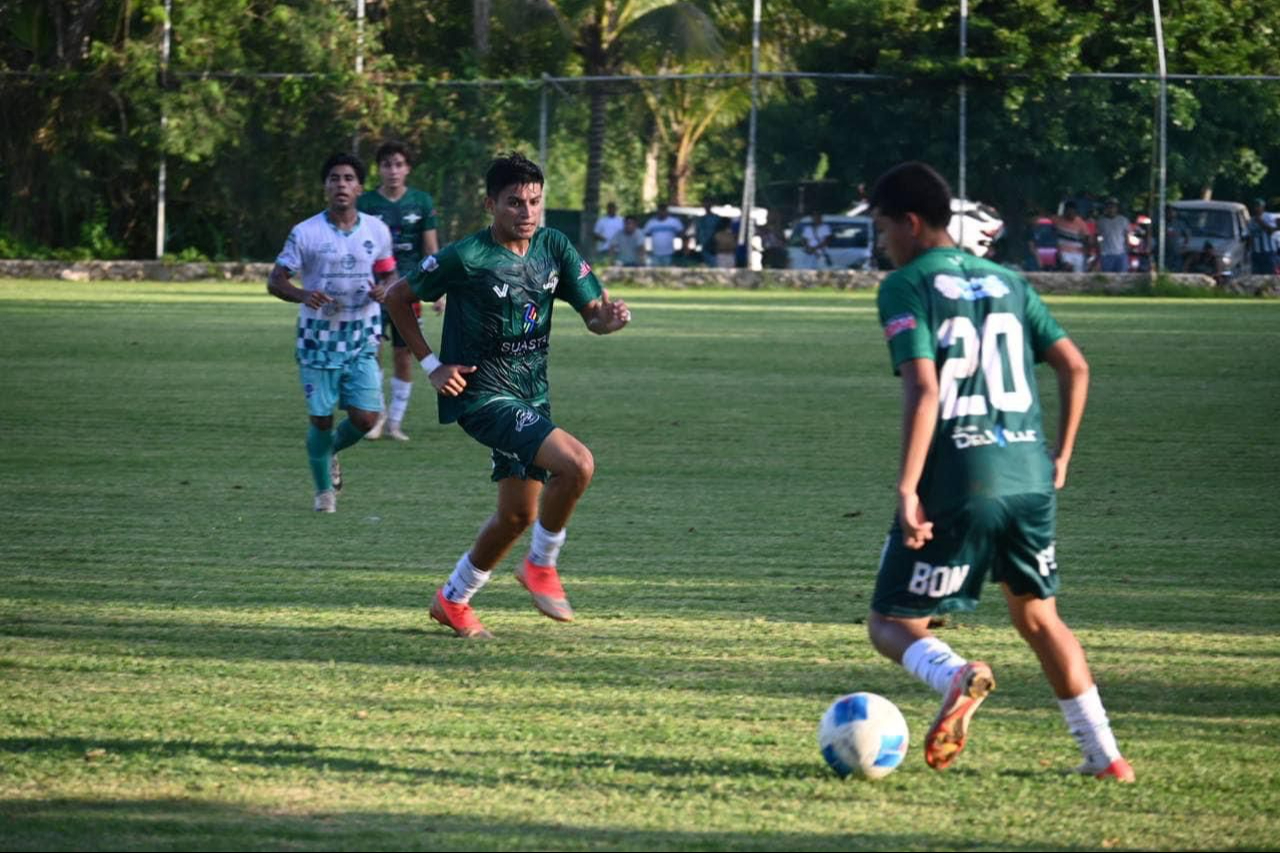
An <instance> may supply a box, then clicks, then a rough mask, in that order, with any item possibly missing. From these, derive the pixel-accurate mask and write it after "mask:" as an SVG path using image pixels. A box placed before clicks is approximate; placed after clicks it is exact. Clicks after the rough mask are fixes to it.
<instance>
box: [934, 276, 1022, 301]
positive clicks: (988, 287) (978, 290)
mask: <svg viewBox="0 0 1280 853" xmlns="http://www.w3.org/2000/svg"><path fill="white" fill-rule="evenodd" d="M933 288H934V290H936V291H938V292H939V293H941V294H942V295H943V296H945V297H947V298H948V299H963V300H965V301H966V302H976V301H978V300H979V299H999V298H1000V297H1001V296H1007V295H1008V294H1009V285H1007V284H1005V283H1004V282H1003V281H1001V280H1000V279H999V278H997V277H996V276H994V275H986V276H983V277H982V278H969V279H964V278H960V277H959V276H954V275H946V274H942V275H939V276H937V277H935V278H934V280H933Z"/></svg>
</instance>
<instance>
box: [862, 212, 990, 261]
mask: <svg viewBox="0 0 1280 853" xmlns="http://www.w3.org/2000/svg"><path fill="white" fill-rule="evenodd" d="M870 212H871V211H870V206H869V205H868V204H867V203H866V202H865V201H864V202H859V203H858V204H856V205H854V206H853V207H852V208H851V209H850V210H849V211H848V212H847V213H846V214H845V216H867V215H869V214H870ZM947 233H948V234H950V235H951V239H952V240H954V241H955V243H956V245H957V246H959V247H960V248H962V249H964V250H965V251H966V252H969V253H970V254H972V255H977V256H978V257H980V258H985V257H987V256H988V255H990V254H991V247H992V246H993V245H994V244H995V242H996V240H999V239H1000V236H1001V235H1002V234H1003V233H1004V220H1003V219H1001V218H1000V212H999V211H997V210H996V209H995V208H994V207H992V206H991V205H989V204H983V203H982V202H980V201H966V200H964V199H958V198H953V199H951V222H950V223H949V224H948V225H947Z"/></svg>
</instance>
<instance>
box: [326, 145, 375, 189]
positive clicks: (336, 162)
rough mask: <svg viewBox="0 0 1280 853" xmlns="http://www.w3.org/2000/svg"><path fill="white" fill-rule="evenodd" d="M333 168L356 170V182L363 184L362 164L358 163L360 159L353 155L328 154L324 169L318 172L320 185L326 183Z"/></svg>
mask: <svg viewBox="0 0 1280 853" xmlns="http://www.w3.org/2000/svg"><path fill="white" fill-rule="evenodd" d="M334 166H350V167H351V168H353V169H355V170H356V180H357V181H359V182H360V183H361V184H364V163H362V162H360V158H359V157H357V156H356V155H354V154H343V153H341V152H339V153H337V154H330V155H329V159H328V160H325V161H324V168H323V169H321V170H320V183H322V184H323V183H327V182H328V180H329V173H330V172H332V171H333V167H334Z"/></svg>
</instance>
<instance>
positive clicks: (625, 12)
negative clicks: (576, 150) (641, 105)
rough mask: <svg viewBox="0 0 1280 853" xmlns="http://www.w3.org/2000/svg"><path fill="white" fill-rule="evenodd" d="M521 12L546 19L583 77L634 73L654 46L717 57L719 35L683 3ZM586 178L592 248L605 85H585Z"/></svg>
mask: <svg viewBox="0 0 1280 853" xmlns="http://www.w3.org/2000/svg"><path fill="white" fill-rule="evenodd" d="M521 5H522V6H523V9H524V10H525V11H533V12H541V13H544V14H547V15H550V16H552V17H553V18H554V20H555V22H556V23H557V24H558V25H559V27H560V30H561V32H562V33H564V35H565V37H566V38H567V39H568V40H569V41H570V42H571V43H572V45H573V49H574V50H575V51H576V52H577V53H578V54H579V55H580V56H581V57H582V73H583V75H584V76H586V77H610V76H613V75H616V74H619V73H621V72H623V71H626V70H630V69H632V68H635V67H636V66H637V65H638V64H639V63H642V62H643V61H644V57H646V56H652V55H653V50H652V49H653V47H654V46H655V45H661V46H662V47H663V48H664V50H666V51H667V52H669V53H670V54H672V55H674V56H676V57H678V58H681V59H694V58H711V57H715V56H717V55H719V54H720V52H721V45H720V35H719V33H718V31H717V30H716V26H715V23H714V22H712V20H711V18H710V17H709V16H708V15H707V14H706V13H705V12H704V11H702V10H701V9H699V8H698V7H697V6H695V5H694V4H693V3H690V2H687V0H523V2H522V3H521ZM586 85H587V92H588V98H589V106H590V119H589V122H588V126H587V176H586V188H585V189H584V191H583V197H582V229H581V233H580V235H579V237H580V244H581V245H582V246H583V247H584V248H585V247H587V246H590V245H592V240H591V230H592V227H593V225H594V223H595V221H596V216H597V215H598V213H599V211H600V182H601V178H602V175H603V171H604V144H605V135H606V132H607V130H608V128H607V127H606V122H605V108H606V99H607V97H608V95H609V84H608V83H603V82H589V83H587V84H586Z"/></svg>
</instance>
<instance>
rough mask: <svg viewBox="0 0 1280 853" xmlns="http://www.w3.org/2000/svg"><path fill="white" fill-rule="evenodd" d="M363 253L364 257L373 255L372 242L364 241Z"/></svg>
mask: <svg viewBox="0 0 1280 853" xmlns="http://www.w3.org/2000/svg"><path fill="white" fill-rule="evenodd" d="M364 253H365V254H366V255H372V254H373V241H372V240H365V241H364Z"/></svg>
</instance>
